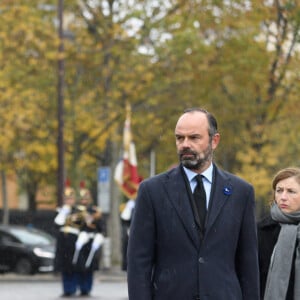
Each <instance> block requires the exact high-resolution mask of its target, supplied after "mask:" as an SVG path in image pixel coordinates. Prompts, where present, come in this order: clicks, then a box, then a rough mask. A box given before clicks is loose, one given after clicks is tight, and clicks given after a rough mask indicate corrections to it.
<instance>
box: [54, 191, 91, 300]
mask: <svg viewBox="0 0 300 300" xmlns="http://www.w3.org/2000/svg"><path fill="white" fill-rule="evenodd" d="M84 222H85V219H84V214H83V213H82V211H80V210H79V209H78V207H77V206H76V194H75V190H74V189H73V188H71V187H66V188H65V191H64V204H63V206H62V207H61V208H59V209H58V214H57V215H56V217H55V219H54V223H55V225H56V227H57V229H58V233H57V243H56V255H55V261H54V270H55V271H56V272H59V273H61V277H62V286H63V294H62V297H71V296H72V295H74V294H75V293H76V289H77V284H78V279H77V274H76V270H75V268H74V265H73V263H72V258H73V255H74V251H75V244H76V241H77V239H78V236H79V233H80V230H81V228H82V227H83V226H84Z"/></svg>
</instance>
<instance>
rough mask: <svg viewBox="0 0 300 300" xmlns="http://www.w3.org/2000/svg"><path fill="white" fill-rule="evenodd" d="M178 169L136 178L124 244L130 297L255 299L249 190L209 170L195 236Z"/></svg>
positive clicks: (149, 299)
mask: <svg viewBox="0 0 300 300" xmlns="http://www.w3.org/2000/svg"><path fill="white" fill-rule="evenodd" d="M190 193H191V192H190V191H189V190H188V189H187V186H186V184H185V179H184V174H183V170H182V169H181V167H177V168H174V169H172V170H170V171H168V172H166V173H164V174H160V175H157V176H154V177H151V178H149V179H147V180H145V181H143V182H142V183H141V185H140V187H139V192H138V196H137V199H136V206H135V212H134V215H133V220H132V223H131V226H130V234H129V244H128V272H127V278H128V287H129V299H130V300H169V299H170V300H171V299H172V300H199V299H200V300H258V299H259V282H258V281H259V274H258V258H257V236H256V223H255V214H254V211H255V210H254V206H255V202H254V190H253V187H252V186H251V185H250V184H248V183H247V182H245V181H243V180H241V179H240V178H238V177H236V176H234V175H232V174H229V173H227V172H224V171H222V170H220V169H218V168H216V167H215V170H214V177H213V183H212V191H211V197H210V202H209V209H208V215H207V219H206V230H205V233H204V236H202V237H201V234H200V232H199V229H198V228H197V225H196V223H195V219H194V215H193V209H192V206H191V204H190V197H189V194H190Z"/></svg>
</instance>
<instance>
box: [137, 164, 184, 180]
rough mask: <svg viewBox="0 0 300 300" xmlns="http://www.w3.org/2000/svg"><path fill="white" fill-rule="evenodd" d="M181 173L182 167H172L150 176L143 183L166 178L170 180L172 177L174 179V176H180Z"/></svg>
mask: <svg viewBox="0 0 300 300" xmlns="http://www.w3.org/2000/svg"><path fill="white" fill-rule="evenodd" d="M179 174H181V170H180V167H179V166H176V167H174V168H172V169H169V170H166V171H164V172H161V173H158V174H156V175H154V176H152V177H148V178H146V179H144V180H143V182H142V184H152V183H156V182H162V181H166V180H169V179H170V178H171V179H172V177H176V176H178V175H179Z"/></svg>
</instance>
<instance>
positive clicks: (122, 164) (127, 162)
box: [114, 106, 142, 199]
mask: <svg viewBox="0 0 300 300" xmlns="http://www.w3.org/2000/svg"><path fill="white" fill-rule="evenodd" d="M130 123H131V116H130V108H129V106H128V107H127V116H126V120H125V125H124V131H123V147H124V149H123V157H122V159H121V160H120V161H119V163H118V164H117V166H116V169H115V174H114V179H115V181H116V182H117V184H118V185H119V187H120V189H121V191H122V192H123V193H124V194H125V196H126V197H128V198H129V199H135V197H136V194H137V190H138V187H139V184H140V182H141V180H142V178H141V177H140V176H139V174H138V170H137V158H136V150H135V144H134V142H133V140H132V134H131V128H130V127H131V126H130Z"/></svg>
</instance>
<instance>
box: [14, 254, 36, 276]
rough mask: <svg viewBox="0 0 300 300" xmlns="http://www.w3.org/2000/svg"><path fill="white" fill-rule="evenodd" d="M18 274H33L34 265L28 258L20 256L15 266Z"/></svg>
mask: <svg viewBox="0 0 300 300" xmlns="http://www.w3.org/2000/svg"><path fill="white" fill-rule="evenodd" d="M15 272H16V273H17V274H33V267H32V264H31V262H30V260H29V259H28V258H24V257H23V258H20V259H19V260H18V261H17V263H16V266H15Z"/></svg>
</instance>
